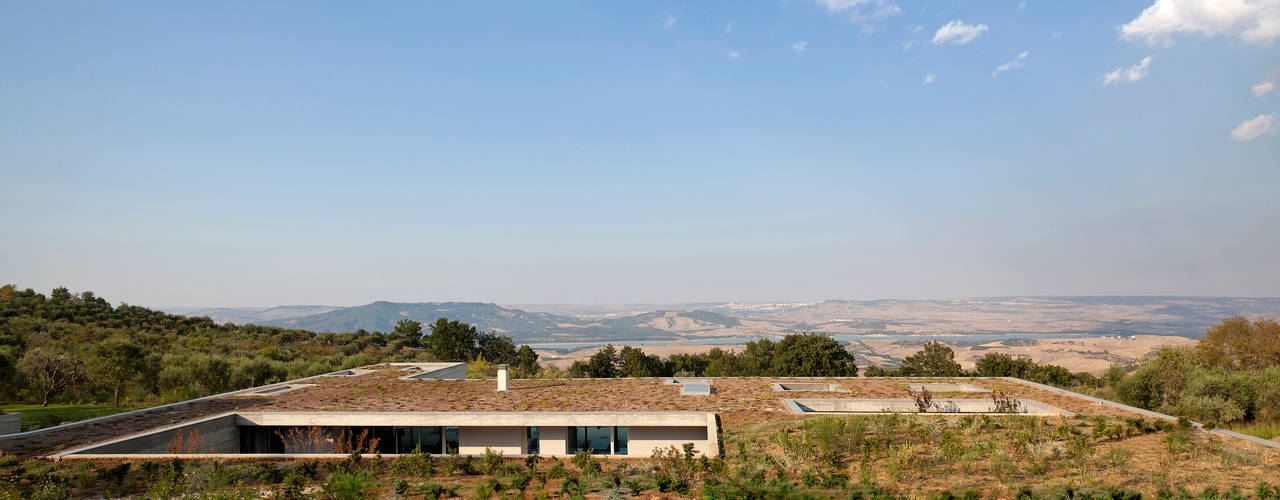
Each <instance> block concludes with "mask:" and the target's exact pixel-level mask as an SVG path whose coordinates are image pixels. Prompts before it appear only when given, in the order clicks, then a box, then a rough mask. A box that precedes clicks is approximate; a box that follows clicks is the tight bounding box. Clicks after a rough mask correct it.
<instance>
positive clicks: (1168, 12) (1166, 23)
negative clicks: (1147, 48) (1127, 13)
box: [1120, 0, 1280, 46]
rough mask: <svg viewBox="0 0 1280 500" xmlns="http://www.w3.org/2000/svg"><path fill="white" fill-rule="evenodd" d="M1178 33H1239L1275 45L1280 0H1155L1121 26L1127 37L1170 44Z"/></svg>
mask: <svg viewBox="0 0 1280 500" xmlns="http://www.w3.org/2000/svg"><path fill="white" fill-rule="evenodd" d="M1178 33H1200V34H1202V35H1204V36H1217V35H1224V36H1228V37H1236V38H1239V39H1240V40H1241V41H1244V42H1246V43H1252V44H1255V45H1264V46H1265V45H1271V43H1272V42H1274V41H1275V39H1276V37H1280V0H1155V3H1153V4H1151V6H1150V7H1147V8H1146V9H1145V10H1143V11H1142V14H1139V15H1138V17H1137V18H1136V19H1134V20H1132V21H1130V22H1129V24H1126V25H1124V26H1121V27H1120V34H1121V36H1123V37H1124V38H1125V39H1126V40H1143V41H1146V42H1147V43H1151V44H1164V45H1169V44H1171V43H1173V41H1172V36H1173V35H1174V34H1178Z"/></svg>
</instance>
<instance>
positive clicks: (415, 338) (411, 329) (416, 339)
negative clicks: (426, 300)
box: [391, 319, 422, 347]
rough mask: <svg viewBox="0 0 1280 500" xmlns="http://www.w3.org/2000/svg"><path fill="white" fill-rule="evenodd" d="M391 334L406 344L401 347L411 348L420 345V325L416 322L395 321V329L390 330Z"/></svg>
mask: <svg viewBox="0 0 1280 500" xmlns="http://www.w3.org/2000/svg"><path fill="white" fill-rule="evenodd" d="M391 334H392V335H393V336H396V337H399V338H401V339H404V340H405V341H406V342H405V343H404V344H402V345H408V346H411V347H419V346H421V345H422V323H419V322H417V321H414V320H411V319H402V320H400V321H397V322H396V327H395V329H393V330H391Z"/></svg>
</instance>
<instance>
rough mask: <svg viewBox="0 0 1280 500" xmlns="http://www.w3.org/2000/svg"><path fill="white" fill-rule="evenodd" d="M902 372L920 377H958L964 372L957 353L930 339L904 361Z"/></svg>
mask: <svg viewBox="0 0 1280 500" xmlns="http://www.w3.org/2000/svg"><path fill="white" fill-rule="evenodd" d="M902 373H903V374H905V375H911V376H918V377H958V376H960V375H963V374H964V371H963V370H961V369H960V363H957V362H956V353H955V352H954V351H952V350H951V348H950V347H947V346H945V345H943V344H942V343H940V342H938V341H935V340H930V341H928V342H925V343H924V348H923V349H921V350H920V351H919V352H917V353H915V354H912V355H910V356H907V359H905V360H903V362H902Z"/></svg>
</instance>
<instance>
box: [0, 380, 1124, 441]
mask: <svg viewBox="0 0 1280 500" xmlns="http://www.w3.org/2000/svg"><path fill="white" fill-rule="evenodd" d="M404 366H405V365H378V366H371V367H362V369H368V370H372V372H370V373H367V374H363V375H360V376H356V377H332V376H330V377H325V376H317V377H311V378H307V379H304V380H302V381H291V382H289V385H302V384H301V382H305V384H306V385H308V386H307V387H303V388H299V389H295V390H289V391H285V392H278V393H273V394H266V395H256V396H247V395H245V394H247V393H250V392H256V391H254V390H252V389H251V390H245V391H239V392H237V393H231V394H227V395H220V396H216V397H211V398H206V399H201V400H194V401H190V402H185V403H179V404H174V405H170V406H167V407H163V408H158V409H155V410H149V411H139V412H133V413H128V414H123V415H120V416H116V417H111V418H102V419H98V420H95V421H92V422H87V423H84V424H81V425H69V426H65V427H63V428H60V429H55V430H52V431H50V432H39V433H27V434H26V435H22V436H18V437H8V438H0V450H3V451H4V452H6V453H16V454H19V455H25V456H32V455H46V454H49V453H53V452H56V451H59V450H65V449H69V448H72V447H78V446H84V445H87V444H92V443H95V442H100V441H106V440H110V439H114V438H118V437H121V436H125V435H131V434H137V433H141V432H144V431H148V430H151V429H155V428H158V427H162V426H166V425H173V424H177V423H181V422H187V421H192V420H197V419H200V418H204V417H209V416H213V415H217V414H222V413H228V412H237V413H269V412H575V413H582V412H711V413H717V414H719V415H720V416H721V418H722V419H725V420H726V421H730V422H732V421H743V420H755V419H760V418H770V419H775V418H803V417H802V416H798V415H794V414H793V413H792V412H791V411H790V410H789V408H788V407H787V405H786V404H785V403H784V402H783V399H784V397H783V396H784V395H785V394H786V393H779V392H775V391H774V389H773V384H775V383H783V384H785V383H801V382H810V383H832V384H836V385H837V386H838V387H840V388H843V389H846V390H848V392H829V393H824V392H811V393H805V398H808V399H813V398H837V399H839V398H903V397H908V395H907V392H906V385H907V384H908V383H924V382H963V383H968V384H972V385H975V386H978V387H982V388H985V389H991V390H1001V391H1003V392H1005V393H1006V394H1008V395H1010V396H1011V397H1014V398H1022V399H1029V400H1034V401H1038V402H1041V403H1044V404H1047V405H1050V406H1053V407H1056V408H1061V409H1063V410H1068V411H1071V412H1073V413H1077V414H1082V415H1124V416H1143V415H1142V414H1140V413H1138V412H1135V411H1131V410H1127V409H1124V408H1118V407H1115V406H1111V405H1105V404H1101V403H1098V402H1096V401H1094V400H1091V399H1088V398H1086V397H1082V396H1076V395H1072V394H1067V393H1063V392H1059V391H1055V390H1051V389H1048V388H1044V387H1043V386H1037V384H1030V383H1024V382H1020V381H1017V380H1010V379H1001V378H951V379H948V378H905V379H897V378H895V379H890V378H822V377H806V378H787V377H748V378H712V379H711V380H710V382H711V383H712V384H713V385H714V387H715V392H714V393H713V394H710V395H703V396H697V397H691V396H681V394H680V391H681V386H680V385H669V384H667V383H666V382H667V380H669V378H642V379H549V380H530V379H513V380H511V381H510V382H509V384H508V387H509V389H508V390H507V391H503V392H499V391H497V382H496V380H493V379H489V380H404V379H402V378H401V377H403V376H404V372H403V371H402V368H403V367H404ZM699 378H705V377H699ZM274 385H279V384H274ZM948 397H951V398H974V399H988V400H989V399H990V395H989V394H983V393H968V394H966V393H956V394H948Z"/></svg>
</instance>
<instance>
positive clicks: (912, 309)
mask: <svg viewBox="0 0 1280 500" xmlns="http://www.w3.org/2000/svg"><path fill="white" fill-rule="evenodd" d="M538 307H539V306H536V305H527V306H521V308H514V307H503V306H499V305H497V304H491V303H483V302H419V303H401V302H374V303H371V304H366V305H363V306H356V307H332V306H280V307H272V308H209V309H195V310H191V309H188V310H184V311H182V312H183V313H184V314H188V315H194V316H209V317H210V318H213V319H214V320H215V321H218V322H221V323H226V322H232V323H236V324H246V323H253V324H259V325H272V326H282V327H290V328H303V329H307V330H312V331H318V332H349V331H354V330H357V329H361V328H363V329H365V330H371V331H372V330H378V331H384V332H385V331H390V330H391V329H392V328H393V327H394V326H395V324H396V322H397V321H400V320H401V319H405V318H408V319H413V320H416V321H421V322H423V323H430V322H433V321H435V320H436V319H437V318H441V317H446V318H449V319H456V320H460V321H464V322H467V323H471V324H473V325H476V326H477V327H478V328H480V329H482V330H494V331H497V332H500V333H503V334H505V335H509V336H511V337H512V338H513V339H515V340H516V341H519V342H541V343H549V342H566V343H573V342H626V341H660V340H692V339H706V338H708V337H720V338H738V339H742V338H759V337H776V336H780V335H785V334H787V333H794V332H799V331H817V332H825V333H830V334H833V335H852V336H859V337H861V336H869V337H876V336H886V335H888V336H903V335H906V336H916V335H919V336H936V335H984V336H991V335H998V336H1019V335H1027V336H1039V335H1062V334H1076V335H1089V336H1103V335H1108V336H1109V335H1142V334H1149V335H1178V336H1185V337H1200V336H1203V335H1204V332H1205V330H1206V329H1207V328H1208V327H1209V325H1212V324H1213V323H1215V322H1217V321H1218V320H1220V319H1222V318H1223V317H1225V316H1230V315H1235V314H1241V315H1244V316H1248V317H1258V316H1264V317H1280V299H1271V298H1229V297H1228V298H1221V297H1143V296H1117V297H986V298H967V299H938V300H892V299H890V300H865V301H846V300H828V301H822V302H807V303H806V302H793V303H777V304H744V303H720V304H707V303H702V304H688V305H685V306H670V305H668V306H661V307H663V308H671V307H688V309H686V310H679V309H674V308H672V309H661V310H651V311H647V312H645V309H644V308H643V307H642V306H596V307H593V306H566V305H555V306H547V309H548V310H547V311H538V310H537V309H538ZM628 311H629V312H628ZM175 312H177V311H175ZM569 314H572V316H570V315H569Z"/></svg>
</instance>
